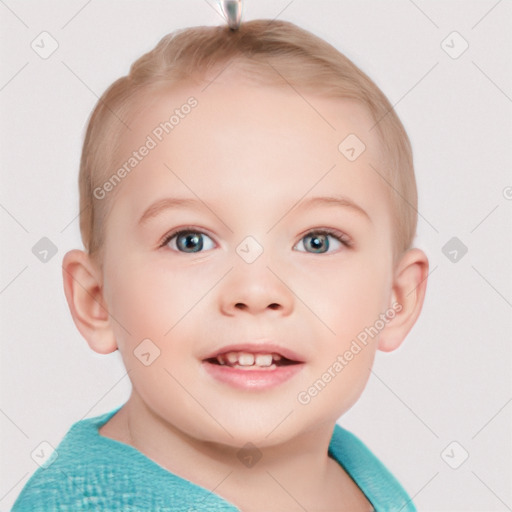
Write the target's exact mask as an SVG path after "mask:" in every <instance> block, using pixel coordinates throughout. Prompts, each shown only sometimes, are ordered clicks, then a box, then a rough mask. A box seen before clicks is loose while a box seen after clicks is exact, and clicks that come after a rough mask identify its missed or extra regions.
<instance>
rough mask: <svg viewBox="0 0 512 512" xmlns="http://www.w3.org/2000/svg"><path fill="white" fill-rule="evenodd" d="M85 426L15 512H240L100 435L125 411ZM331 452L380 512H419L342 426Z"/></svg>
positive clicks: (29, 486) (35, 478)
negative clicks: (115, 417) (101, 429)
mask: <svg viewBox="0 0 512 512" xmlns="http://www.w3.org/2000/svg"><path fill="white" fill-rule="evenodd" d="M119 409H120V407H118V408H117V409H115V410H113V411H110V412H108V413H106V414H103V415H101V416H97V417H95V418H88V419H85V420H81V421H78V422H77V423H75V424H74V425H72V427H71V428H70V430H69V431H68V433H67V434H66V436H65V437H64V439H63V440H62V441H61V443H60V444H59V446H58V447H57V450H56V451H57V456H56V458H55V459H54V461H53V462H52V463H51V464H49V465H47V467H46V469H44V468H42V467H41V468H38V469H37V470H36V472H35V473H34V474H33V475H32V477H31V478H30V479H29V481H28V482H27V483H26V485H25V487H24V488H23V489H22V491H21V494H20V495H19V496H18V499H17V500H16V502H15V504H14V506H13V509H12V512H28V511H31V512H43V511H45V512H49V511H51V512H53V511H55V512H71V511H73V512H83V511H88V512H89V511H116V512H117V511H125V512H135V511H137V512H139V511H151V512H170V511H173V512H178V511H179V512H200V511H209V512H220V511H222V512H228V511H230V512H235V511H238V512H240V511H239V509H238V508H236V507H235V506H234V505H231V504H230V503H229V502H227V501H226V500H224V499H223V498H221V497H220V496H218V495H216V494H214V493H212V492H210V491H208V490H207V489H204V488H202V487H200V486H198V485H196V484H193V483H192V482H189V481H188V480H185V479H183V478H181V477H178V476H176V475H174V474H172V473H170V472H169V471H167V470H166V469H164V468H162V467H161V466H159V465H158V464H156V463H155V462H153V461H152V460H150V459H149V458H147V457H146V456H145V455H143V454H142V453H141V452H139V451H138V450H136V449H135V448H133V447H131V446H129V445H127V444H124V443H120V442H118V441H115V440H113V439H110V438H107V437H104V436H101V435H100V434H99V432H98V429H99V428H100V427H101V426H102V425H103V424H105V423H106V422H107V421H108V420H109V419H110V418H111V417H112V416H113V415H114V414H115V413H116V412H117V411H118V410H119ZM329 453H330V454H331V456H332V457H333V458H334V459H335V460H336V461H338V463H339V464H340V465H341V466H342V467H343V468H344V469H345V471H347V473H348V474H349V475H350V476H351V477H352V479H353V480H354V481H355V482H356V483H357V485H358V486H359V487H360V489H361V490H362V491H363V492H364V494H365V495H366V497H367V498H368V500H369V501H370V502H371V503H372V505H373V506H374V508H375V511H376V512H381V511H382V512H415V511H416V509H415V507H414V505H413V504H412V501H411V500H410V498H409V497H408V495H407V494H406V492H405V491H404V490H403V488H402V487H401V485H400V484H399V483H398V481H397V480H396V479H395V478H394V477H393V475H391V473H390V472H389V471H388V470H387V469H386V468H385V467H384V466H383V464H382V463H381V462H380V461H379V460H378V459H377V458H376V457H375V456H374V455H373V454H372V453H371V452H370V451H369V450H368V448H367V447H366V446H365V445H364V444H363V443H362V442H361V441H360V440H359V439H358V438H357V437H356V436H354V435H353V434H351V433H350V432H348V431H347V430H345V429H343V428H342V427H340V426H339V425H336V427H335V429H334V433H333V436H332V439H331V442H330V445H329Z"/></svg>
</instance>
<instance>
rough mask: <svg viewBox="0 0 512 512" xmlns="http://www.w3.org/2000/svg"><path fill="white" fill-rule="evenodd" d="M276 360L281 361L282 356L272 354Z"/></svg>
mask: <svg viewBox="0 0 512 512" xmlns="http://www.w3.org/2000/svg"><path fill="white" fill-rule="evenodd" d="M272 357H273V359H274V361H280V360H281V359H282V357H281V356H280V355H279V354H272Z"/></svg>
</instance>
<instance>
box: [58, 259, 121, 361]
mask: <svg viewBox="0 0 512 512" xmlns="http://www.w3.org/2000/svg"><path fill="white" fill-rule="evenodd" d="M62 278H63V282H64V293H65V295H66V300H67V303H68V306H69V310H70V312H71V316H72V317H73V321H74V322H75V325H76V327H77V329H78V330H79V331H80V333H81V334H82V336H83V337H84V338H85V339H86V341H87V343H88V344H89V346H90V347H91V348H92V349H93V350H94V351H95V352H98V353H100V354H109V353H110V352H114V351H115V350H117V344H116V341H115V337H114V333H113V330H112V326H111V322H110V316H109V313H108V309H107V306H106V303H105V300H104V297H103V294H102V284H101V280H100V275H99V272H98V270H97V268H96V266H95V265H94V264H93V263H92V261H91V259H90V258H89V256H88V255H87V254H86V253H85V252H84V251H80V250H78V249H74V250H72V251H69V252H67V253H66V254H65V256H64V258H63V261H62Z"/></svg>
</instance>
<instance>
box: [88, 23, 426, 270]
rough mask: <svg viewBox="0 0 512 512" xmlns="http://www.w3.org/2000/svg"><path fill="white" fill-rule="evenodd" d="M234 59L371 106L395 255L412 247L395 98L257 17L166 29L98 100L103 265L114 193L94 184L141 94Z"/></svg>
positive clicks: (298, 36)
mask: <svg viewBox="0 0 512 512" xmlns="http://www.w3.org/2000/svg"><path fill="white" fill-rule="evenodd" d="M232 61H237V63H239V64H241V65H242V68H243V69H244V70H245V71H247V72H248V73H249V74H248V76H250V79H251V80H253V81H255V82H258V83H263V84H265V85H269V86H282V85H283V83H289V84H292V85H293V86H294V87H296V88H297V89H298V90H302V91H307V92H310V93H313V94H317V95H319V96H325V97H330V98H343V99H351V100H354V101H356V102H358V103H359V104H361V105H363V106H364V107H366V108H367V109H368V111H369V112H370V113H371V115H372V117H373V119H374V120H375V123H376V124H375V128H376V129H377V131H378V134H379V136H380V139H381V141H382V144H383V149H384V153H385V155H386V157H387V158H386V162H385V163H384V162H383V163H382V166H381V167H380V168H379V169H378V170H377V169H376V171H378V172H379V174H381V178H382V179H383V180H384V181H386V182H387V186H386V188H387V189H388V192H389V197H390V199H391V204H392V214H393V222H394V226H395V229H394V233H393V237H394V239H393V249H394V254H395V258H396V256H397V255H400V254H402V253H403V252H404V251H405V250H407V249H408V248H410V246H411V244H412V241H413V239H414V236H415V232H416V224H417V190H416V180H415V176H414V167H413V159H412V150H411V145H410V142H409V138H408V136H407V134H406V132H405V129H404V127H403V125H402V123H401V121H400V120H399V118H398V116H397V115H396V113H395V111H394V110H393V107H392V105H391V104H390V102H389V101H388V99H387V98H386V97H385V95H384V94H383V93H382V91H381V90H380V89H379V88H378V87H377V85H375V83H374V82H373V81H372V80H371V79H370V78H369V77H368V76H367V75H366V74H365V73H363V72H362V71H361V70H360V69H359V68H358V67H357V66H356V65H355V64H354V63H353V62H352V61H351V60H350V59H348V58H347V57H345V56H344V55H343V54H342V53H340V52H339V51H338V50H337V49H336V48H334V47H333V46H332V45H330V44H329V43H327V42H326V41H324V40H323V39H321V38H319V37H317V36H315V35H313V34H312V33H310V32H308V31H306V30H304V29H302V28H300V27H298V26H296V25H294V24H293V23H290V22H287V21H277V20H276V21H272V20H252V21H247V22H243V23H242V24H241V26H240V28H239V29H238V30H235V31H233V30H231V29H229V27H227V26H200V27H191V28H186V29H180V30H177V31H175V32H172V33H170V34H168V35H166V36H165V37H164V38H162V39H161V40H160V42H159V43H158V44H157V45H156V47H155V48H154V49H153V50H151V51H150V52H148V53H146V54H145V55H143V56H142V57H140V58H139V59H138V60H136V61H135V62H134V63H133V65H132V66H131V68H130V72H129V74H128V75H127V76H124V77H122V78H119V79H118V80H116V81H115V82H114V83H113V84H112V85H111V86H110V87H109V88H108V89H107V90H106V91H105V92H104V94H103V95H102V96H101V98H100V99H99V100H98V102H97V104H96V106H95V108H94V110H93V112H92V114H91V117H90V119H89V123H88V126H87V131H86V135H85V140H84V144H83V150H82V157H81V162H80V174H79V193H80V231H81V235H82V241H83V244H84V247H85V248H86V250H87V252H88V253H89V255H90V256H91V257H92V258H93V259H95V260H96V261H98V262H99V263H100V265H101V259H102V256H101V254H102V246H103V241H104V238H103V237H104V231H105V229H104V227H105V223H106V221H107V217H108V212H109V210H110V208H111V207H112V204H113V202H114V201H113V198H114V194H110V195H109V197H108V200H102V199H98V198H97V197H96V196H95V195H94V190H95V189H97V187H101V185H102V184H103V183H104V182H105V181H106V179H107V178H108V176H109V175H111V174H112V170H113V167H114V165H115V158H116V152H117V149H118V147H119V142H120V140H121V138H122V136H123V133H124V132H125V130H129V129H130V128H129V126H128V125H127V124H126V123H125V120H126V119H128V117H129V116H130V114H132V115H133V111H134V106H135V103H136V100H137V98H139V96H140V94H142V93H144V92H149V91H152V90H154V88H158V87H165V86H169V85H173V84H176V83H179V82H184V81H189V80H201V79H204V78H205V77H207V76H208V75H209V74H213V72H214V71H215V70H216V69H219V67H220V66H224V67H225V66H226V65H227V64H228V63H230V62H232ZM249 70H253V71H254V72H253V73H250V72H249ZM276 70H277V71H278V73H276ZM245 71H244V74H245ZM281 76H282V77H284V78H285V79H286V82H283V78H281ZM340 142H341V140H340ZM381 171H382V172H381Z"/></svg>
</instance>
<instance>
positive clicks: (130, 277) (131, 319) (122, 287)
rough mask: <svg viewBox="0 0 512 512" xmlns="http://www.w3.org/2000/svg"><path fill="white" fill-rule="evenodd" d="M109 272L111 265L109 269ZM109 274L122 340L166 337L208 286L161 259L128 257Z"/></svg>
mask: <svg viewBox="0 0 512 512" xmlns="http://www.w3.org/2000/svg"><path fill="white" fill-rule="evenodd" d="M107 272H108V269H107ZM106 275H109V282H108V283H107V286H108V298H107V302H108V303H109V312H110V313H111V315H112V317H113V318H115V319H116V320H117V322H114V326H115V324H116V323H119V324H121V325H122V326H123V327H124V329H122V328H120V326H119V325H117V326H115V328H116V331H117V332H116V334H118V335H119V338H120V340H126V339H127V332H126V331H128V332H129V333H130V335H129V338H130V340H131V341H130V343H135V342H136V341H137V340H141V339H144V338H154V339H155V340H165V339H166V336H165V335H166V333H168V332H169V330H170V329H172V328H173V326H174V325H176V324H177V323H178V322H179V321H180V319H181V318H183V317H184V316H185V315H186V314H187V312H188V311H189V310H190V308H191V307H192V306H193V305H194V304H195V303H196V302H197V301H198V299H199V298H200V296H201V292H202V293H203V294H204V286H201V283H200V282H199V281H200V280H197V279H196V280H194V279H191V275H190V273H186V272H180V271H179V270H176V269H175V268H174V269H173V268H170V267H169V265H165V262H164V261H162V262H161V263H160V262H159V261H158V260H155V261H154V262H153V261H139V260H138V258H136V257H133V258H131V259H129V258H124V260H123V261H119V263H118V264H117V265H116V266H115V269H112V272H111V273H107V274H106Z"/></svg>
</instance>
